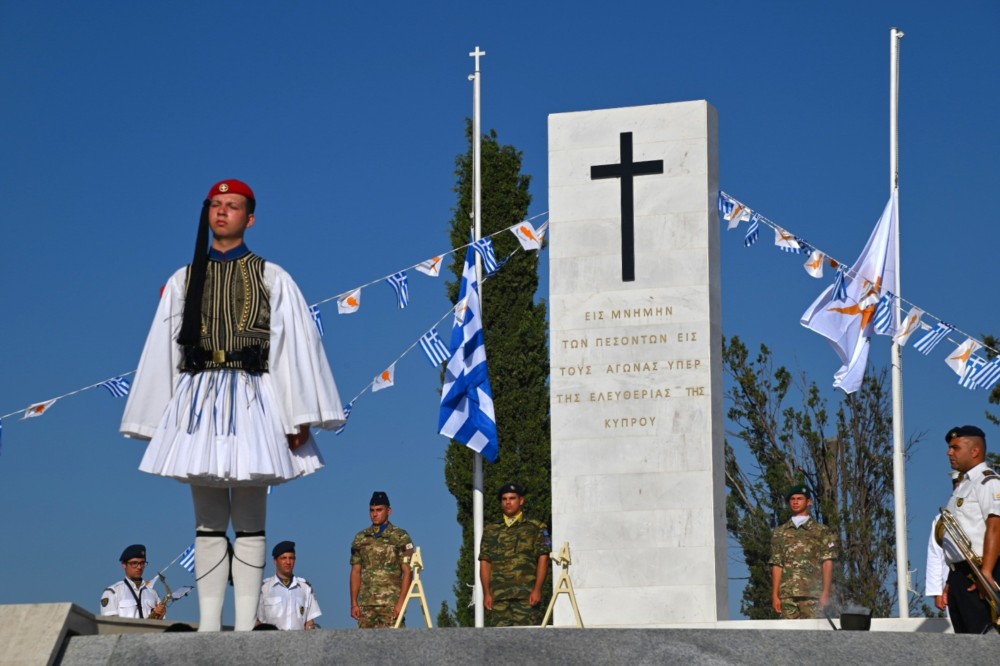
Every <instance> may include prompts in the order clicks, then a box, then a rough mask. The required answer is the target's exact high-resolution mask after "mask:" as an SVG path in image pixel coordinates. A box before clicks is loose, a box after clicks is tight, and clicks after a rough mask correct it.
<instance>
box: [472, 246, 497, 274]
mask: <svg viewBox="0 0 1000 666" xmlns="http://www.w3.org/2000/svg"><path fill="white" fill-rule="evenodd" d="M472 247H473V248H475V250H476V252H478V253H479V256H481V257H482V258H483V268H485V269H486V274H487V275H492V274H493V273H495V272H496V270H497V269H498V268H500V266H498V265H497V255H496V252H494V251H493V239H492V238H480V239H479V240H477V241H476V242H475V243H473V244H472Z"/></svg>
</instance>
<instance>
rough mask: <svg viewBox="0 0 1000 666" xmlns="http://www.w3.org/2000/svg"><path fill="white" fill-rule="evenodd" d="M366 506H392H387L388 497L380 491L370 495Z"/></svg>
mask: <svg viewBox="0 0 1000 666" xmlns="http://www.w3.org/2000/svg"><path fill="white" fill-rule="evenodd" d="M368 506H392V505H391V504H389V496H388V495H386V494H385V493H384V492H382V491H381V490H376V491H375V492H373V493H372V498H371V499H370V500H369V501H368Z"/></svg>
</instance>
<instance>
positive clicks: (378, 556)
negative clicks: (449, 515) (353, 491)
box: [351, 491, 413, 629]
mask: <svg viewBox="0 0 1000 666" xmlns="http://www.w3.org/2000/svg"><path fill="white" fill-rule="evenodd" d="M368 504H369V507H368V509H369V513H370V515H371V519H372V525H371V527H369V528H367V529H364V530H361V531H360V532H358V534H357V536H355V537H354V542H353V543H352V544H351V617H353V618H354V619H355V620H357V621H358V627H360V628H362V629H372V628H375V627H392V626H395V624H396V618H397V617H399V614H400V613H401V612H402V610H403V602H404V600H405V599H406V594H407V593H408V592H409V591H410V582H411V581H412V580H413V573H412V572H411V571H410V557H411V556H412V555H413V543H412V541H410V535H409V534H407V533H406V530H403V529H400V528H398V527H396V526H395V525H393V524H392V523H390V522H389V516H390V515H391V514H392V507H391V506H390V505H389V496H388V495H386V494H385V493H384V492H382V491H376V492H375V493H373V494H372V499H371V501H370V502H369V503H368Z"/></svg>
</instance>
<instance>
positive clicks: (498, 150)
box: [445, 123, 552, 626]
mask: <svg viewBox="0 0 1000 666" xmlns="http://www.w3.org/2000/svg"><path fill="white" fill-rule="evenodd" d="M466 136H467V137H468V139H469V152H467V153H466V154H464V155H459V156H458V158H457V159H456V167H457V168H456V171H455V174H456V176H457V177H458V182H457V184H456V186H455V192H456V193H457V194H458V204H457V205H456V207H455V216H454V218H453V220H452V225H451V241H452V247H459V246H462V245H465V244H467V243H468V242H469V239H470V231H471V228H472V217H471V212H472V210H473V202H472V127H471V123H468V125H467V127H466ZM482 180H483V184H482V235H483V236H487V235H489V234H492V233H494V232H497V231H500V230H502V229H505V228H507V227H509V226H511V225H513V224H516V223H517V222H520V221H521V220H523V219H525V217H526V216H527V212H528V205H529V204H530V203H531V195H530V194H529V193H528V184H529V183H530V181H531V177H530V176H528V175H525V174H522V173H521V151H519V150H517V149H516V148H514V147H513V146H505V145H501V144H500V142H499V140H498V138H497V133H496V131H495V130H493V131H491V132H490V133H489V134H488V135H484V136H483V138H482ZM493 243H494V247H495V249H496V254H497V258H498V259H499V260H501V261H502V260H503V258H504V257H506V256H507V255H509V254H510V253H511V252H514V250H515V249H517V252H516V253H515V254H514V255H513V256H512V257H511V258H510V260H509V261H508V262H507V263H506V264H505V265H504V266H503V268H501V269H500V270H499V271H498V272H497V273H496V275H495V276H494V277H492V278H490V279H489V280H486V281H484V283H483V325H484V328H485V333H484V335H485V339H486V355H487V359H488V362H489V369H490V383H491V385H492V386H493V398H494V408H495V410H496V418H497V426H498V430H499V438H500V457H499V460H498V461H497V462H496V463H492V464H491V463H489V462H486V461H484V463H483V494H484V497H483V516H484V521H485V522H487V523H489V522H491V521H499V520H500V517H501V512H500V503H499V502H498V501H497V498H496V491H497V489H498V488H499V487H500V486H501V485H503V484H504V483H507V482H509V481H513V482H517V483H520V484H522V485H523V486H525V487H526V488H527V490H528V496H527V501H526V502H525V511H526V513H527V514H530V515H531V516H532V517H533V518H536V519H538V520H541V521H544V522H545V523H546V524H549V523H550V521H551V513H552V500H551V498H552V493H551V474H550V470H551V462H550V461H551V458H550V450H551V443H550V440H549V389H548V375H549V355H548V347H547V337H546V328H547V323H546V317H545V313H546V306H545V303H544V302H536V301H535V294H536V292H537V290H538V253H537V252H524V251H523V250H520V249H519V248H520V244H519V243H518V241H517V239H516V238H515V237H514V235H513V234H511V233H503V234H499V235H497V236H495V237H494V238H493ZM464 260H465V252H456V253H455V254H454V255H452V264H451V270H452V273H453V274H454V275H455V277H456V279H455V281H453V282H449V284H448V295H449V297H450V298H451V300H452V302H456V301H457V300H458V292H459V288H460V286H461V275H462V266H463V264H464ZM473 455H474V454H473V452H472V451H471V450H470V449H469V448H467V447H466V446H465V445H464V444H460V443H457V442H452V443H451V444H450V445H449V446H448V451H447V454H446V457H445V480H446V482H447V484H448V490H449V491H451V494H452V495H454V496H455V500H456V502H457V504H458V522H459V524H461V525H462V547H461V551H460V553H459V560H458V565H457V567H456V582H455V587H454V590H455V598H456V611H455V617H456V619H457V621H458V624H459V625H460V626H472V625H473V619H474V613H473V609H472V608H471V607H470V606H469V602H470V600H471V598H472V596H471V591H472V588H471V587H469V586H470V585H472V583H473V581H474V580H475V577H476V576H478V572H479V567H478V564H474V563H473V553H474V549H473V543H472V541H473V527H472V467H473Z"/></svg>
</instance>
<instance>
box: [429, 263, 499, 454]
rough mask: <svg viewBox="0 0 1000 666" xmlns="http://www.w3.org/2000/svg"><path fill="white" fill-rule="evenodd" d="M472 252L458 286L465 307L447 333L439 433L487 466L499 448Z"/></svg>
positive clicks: (457, 311) (460, 301) (460, 299)
mask: <svg viewBox="0 0 1000 666" xmlns="http://www.w3.org/2000/svg"><path fill="white" fill-rule="evenodd" d="M473 252H474V249H473V247H472V246H470V247H469V250H468V251H467V252H466V254H465V269H464V271H463V272H462V288H461V290H460V292H459V295H458V298H459V301H458V302H459V303H464V305H465V307H463V308H461V309H458V308H456V318H455V324H454V325H453V327H452V331H451V349H452V355H451V359H450V360H449V361H448V365H447V367H446V369H445V376H444V387H443V388H442V389H441V415H440V418H439V419H438V432H440V433H441V434H442V435H444V436H445V437H450V438H452V439H454V440H457V441H459V442H462V443H463V444H465V445H466V446H468V447H469V448H470V449H472V450H473V451H478V452H479V453H481V454H482V455H483V457H485V458H486V459H487V460H489V461H490V462H496V459H497V456H498V455H499V453H500V449H499V442H498V436H497V424H496V416H495V414H494V412H493V389H492V388H491V387H490V376H489V369H488V368H487V365H486V345H485V341H484V338H483V321H482V314H481V312H480V309H479V293H478V291H477V290H478V284H477V281H476V262H475V255H474V254H473ZM459 313H461V316H460V317H459V316H458V315H459Z"/></svg>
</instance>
